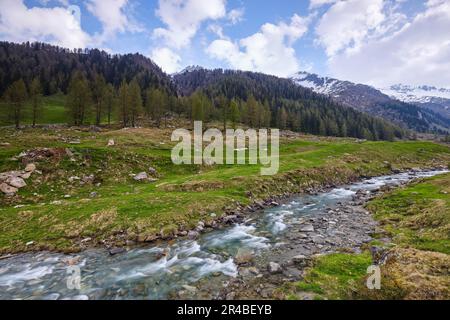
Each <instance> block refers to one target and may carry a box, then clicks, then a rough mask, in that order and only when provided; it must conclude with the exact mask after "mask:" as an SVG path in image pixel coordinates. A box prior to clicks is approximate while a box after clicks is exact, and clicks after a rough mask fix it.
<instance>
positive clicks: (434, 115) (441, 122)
mask: <svg viewBox="0 0 450 320" xmlns="http://www.w3.org/2000/svg"><path fill="white" fill-rule="evenodd" d="M290 79H291V80H292V81H294V82H295V83H296V84H297V85H299V86H302V87H306V88H310V89H311V90H313V91H315V92H317V93H321V94H325V95H328V96H329V97H331V98H332V99H333V100H335V101H337V102H339V103H342V104H343V105H345V106H348V107H351V108H354V109H356V110H359V111H362V112H366V113H369V114H371V115H375V116H379V117H382V118H384V119H386V120H389V121H391V122H394V123H396V124H399V125H402V126H404V127H408V128H410V129H413V130H416V131H419V132H427V131H434V132H438V133H444V132H445V131H447V132H448V131H449V130H450V118H446V117H445V114H441V113H438V112H436V111H435V110H433V109H431V108H425V107H424V106H418V105H416V104H412V103H408V102H405V101H401V100H399V99H394V98H392V97H391V96H389V95H388V94H386V93H385V92H382V91H381V90H379V89H377V88H374V87H372V86H368V85H364V84H357V83H353V82H350V81H344V80H339V79H335V78H331V77H321V76H319V75H317V74H313V73H308V72H304V71H302V72H298V73H297V74H295V75H293V76H291V77H290Z"/></svg>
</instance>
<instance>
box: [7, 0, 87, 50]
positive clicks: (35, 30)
mask: <svg viewBox="0 0 450 320" xmlns="http://www.w3.org/2000/svg"><path fill="white" fill-rule="evenodd" d="M0 37H1V38H2V39H3V40H7V41H14V42H24V41H44V42H49V43H52V44H55V45H60V46H63V47H68V48H83V47H87V46H88V44H89V42H90V36H89V35H88V34H87V33H85V32H84V31H83V30H82V29H81V26H80V24H79V21H78V20H77V19H76V18H75V17H74V16H73V15H72V14H71V13H70V12H69V11H68V10H67V9H66V8H63V7H54V8H39V7H33V8H27V6H26V5H25V4H24V2H23V0H1V1H0Z"/></svg>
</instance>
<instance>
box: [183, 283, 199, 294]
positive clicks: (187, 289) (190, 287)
mask: <svg viewBox="0 0 450 320" xmlns="http://www.w3.org/2000/svg"><path fill="white" fill-rule="evenodd" d="M183 289H184V290H186V291H188V292H190V293H196V292H197V288H196V287H193V286H189V285H187V284H185V285H183Z"/></svg>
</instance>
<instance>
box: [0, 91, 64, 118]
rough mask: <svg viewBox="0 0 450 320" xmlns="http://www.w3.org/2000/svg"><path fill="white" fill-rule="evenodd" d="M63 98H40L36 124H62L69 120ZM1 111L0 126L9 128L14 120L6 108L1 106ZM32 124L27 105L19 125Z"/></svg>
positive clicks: (61, 95) (61, 96) (59, 96)
mask: <svg viewBox="0 0 450 320" xmlns="http://www.w3.org/2000/svg"><path fill="white" fill-rule="evenodd" d="M65 100H66V98H65V96H64V95H63V94H55V95H52V96H45V97H43V98H42V108H41V110H40V114H39V116H38V119H37V124H64V123H67V122H68V120H69V118H68V116H67V109H66V108H65V107H64V105H65ZM2 107H3V109H2V112H1V116H0V126H11V125H13V124H14V119H13V118H12V117H11V114H10V113H9V112H8V106H7V105H2ZM32 123H33V117H32V113H31V108H30V105H29V103H27V104H26V105H25V111H24V114H23V119H22V121H21V124H24V125H30V124H32Z"/></svg>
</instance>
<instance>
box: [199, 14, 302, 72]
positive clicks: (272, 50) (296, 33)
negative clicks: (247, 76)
mask: <svg viewBox="0 0 450 320" xmlns="http://www.w3.org/2000/svg"><path fill="white" fill-rule="evenodd" d="M308 24H309V19H308V18H304V17H300V16H298V15H294V16H293V17H292V18H291V21H290V23H289V24H287V23H285V22H280V23H279V24H277V25H275V24H271V23H266V24H264V25H263V26H262V27H261V30H260V31H259V32H257V33H255V34H254V35H252V36H250V37H247V38H244V39H241V40H240V41H239V42H232V41H230V40H227V39H218V40H215V41H213V42H212V43H211V44H210V45H209V47H208V48H207V49H206V52H207V53H208V54H209V55H210V56H211V57H213V58H216V59H219V60H223V61H226V62H227V63H228V64H229V65H230V66H231V67H232V68H235V69H242V70H249V71H258V72H264V73H269V74H274V75H278V76H288V75H291V74H293V73H295V72H297V71H298V70H299V69H300V65H299V62H298V60H297V57H296V52H295V50H294V48H293V44H294V43H295V42H296V41H297V40H298V39H300V38H301V37H302V36H303V35H304V34H305V33H306V32H307V30H308Z"/></svg>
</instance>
